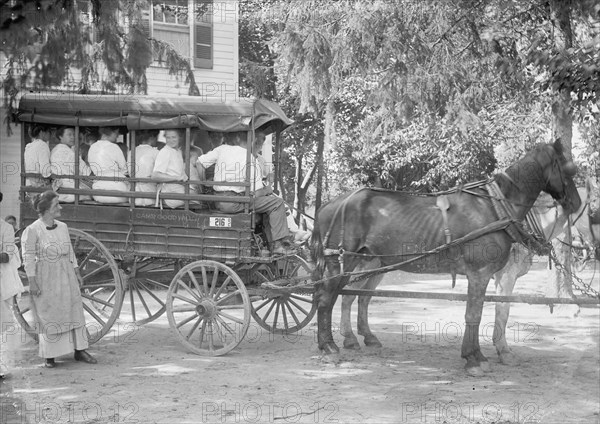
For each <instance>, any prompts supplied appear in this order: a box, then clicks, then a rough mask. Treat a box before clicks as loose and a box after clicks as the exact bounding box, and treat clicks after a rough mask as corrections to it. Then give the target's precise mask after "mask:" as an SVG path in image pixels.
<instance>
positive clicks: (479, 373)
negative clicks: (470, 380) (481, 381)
mask: <svg viewBox="0 0 600 424" xmlns="http://www.w3.org/2000/svg"><path fill="white" fill-rule="evenodd" d="M465 369H466V370H467V374H469V375H470V376H472V377H483V375H485V373H484V372H483V370H482V369H481V367H480V366H478V367H469V368H465Z"/></svg>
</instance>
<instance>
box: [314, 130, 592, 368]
mask: <svg viewBox="0 0 600 424" xmlns="http://www.w3.org/2000/svg"><path fill="white" fill-rule="evenodd" d="M575 172H576V169H575V166H574V165H573V163H572V162H568V161H567V160H566V159H565V157H564V155H563V149H562V145H561V144H560V142H559V141H557V142H556V143H554V145H549V144H542V145H538V146H536V148H535V149H533V150H532V151H530V152H529V153H528V154H527V155H525V157H524V158H523V159H521V160H519V161H518V162H517V163H515V164H514V165H512V166H511V167H509V168H508V169H507V170H506V172H505V173H503V174H499V175H498V176H496V177H495V179H494V180H493V181H491V182H490V183H489V184H488V185H486V186H485V187H483V186H482V185H481V184H479V185H474V184H473V185H467V186H465V187H459V188H457V189H455V190H453V191H450V192H447V193H446V194H445V195H444V196H440V197H438V198H435V197H431V196H416V195H413V194H408V193H402V192H394V191H387V190H375V189H361V190H358V191H355V192H352V193H349V194H345V195H342V196H340V197H338V198H336V199H334V200H333V201H331V202H329V203H328V204H326V205H325V206H323V207H322V208H321V209H320V210H319V211H318V215H317V223H316V224H315V230H314V232H313V236H312V255H313V259H314V261H315V263H316V264H317V267H316V269H315V273H314V278H315V279H316V280H321V279H322V278H323V276H324V274H325V279H324V280H323V281H319V282H318V283H317V284H316V291H315V295H314V298H315V302H317V313H318V315H317V324H318V343H319V348H320V349H322V350H323V351H324V352H325V353H335V352H338V351H339V349H338V347H337V346H336V344H335V342H334V341H333V335H332V332H331V313H332V309H333V306H334V304H335V301H336V299H337V296H338V294H339V291H340V290H341V289H342V288H343V287H344V286H345V285H346V284H347V283H348V281H349V279H350V277H351V272H352V271H353V270H354V269H355V268H356V267H357V266H359V265H360V264H361V263H363V262H364V261H365V260H368V261H373V260H374V259H377V260H378V261H379V262H380V263H381V265H383V266H384V267H386V268H382V269H381V271H389V270H391V269H402V270H404V271H408V272H427V273H446V272H449V273H451V274H453V275H455V274H463V275H466V276H467V280H468V292H467V293H468V294H467V296H468V300H467V307H466V313H465V321H466V326H465V334H464V337H463V344H462V353H461V355H462V357H463V358H465V359H466V360H467V364H466V369H467V371H468V372H469V373H470V374H473V375H481V374H482V373H483V372H484V371H489V369H490V368H489V364H488V362H487V358H485V356H484V355H483V354H482V353H481V350H480V347H479V325H480V322H481V313H482V309H483V298H484V295H485V292H486V288H487V285H488V283H489V281H490V278H491V277H492V275H493V274H494V273H495V272H496V271H498V270H499V269H501V268H502V267H503V266H504V265H505V264H506V262H507V260H508V257H509V252H510V248H511V244H512V243H513V241H514V240H513V238H515V237H516V238H517V239H518V238H519V237H520V236H519V235H520V234H521V232H520V231H519V230H518V228H516V227H515V223H516V222H518V221H521V220H522V219H523V218H524V217H525V215H526V214H527V212H528V211H529V209H530V208H531V207H532V206H533V204H534V202H535V200H536V199H537V197H538V195H539V193H540V192H541V191H542V190H543V191H546V192H547V193H549V194H550V195H551V196H552V197H553V198H554V199H556V200H558V201H559V203H560V204H561V206H562V207H563V208H565V210H568V211H572V210H576V209H577V208H579V206H580V204H581V200H580V198H579V195H578V194H577V190H576V188H575V184H574V182H573V178H572V177H573V175H574V174H575ZM322 233H323V234H324V237H323V238H322V237H321V234H322ZM509 233H510V235H509ZM450 239H451V240H452V241H451V242H450ZM334 252H337V253H342V257H341V258H340V256H339V255H335V254H332V253H334ZM342 263H343V266H344V269H343V274H341V273H340V271H341V266H340V265H341V264H342ZM325 271H327V272H326V273H325Z"/></svg>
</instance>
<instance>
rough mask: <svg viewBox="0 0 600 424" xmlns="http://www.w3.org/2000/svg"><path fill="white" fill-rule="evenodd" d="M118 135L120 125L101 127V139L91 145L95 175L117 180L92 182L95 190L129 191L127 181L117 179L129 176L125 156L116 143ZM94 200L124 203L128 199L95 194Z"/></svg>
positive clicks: (90, 154)
mask: <svg viewBox="0 0 600 424" xmlns="http://www.w3.org/2000/svg"><path fill="white" fill-rule="evenodd" d="M118 137H119V127H101V128H100V140H98V141H96V142H95V143H94V144H92V145H91V146H90V150H89V152H88V160H89V164H90V169H91V170H92V171H93V173H94V175H97V176H99V177H112V178H115V180H102V181H100V180H96V181H94V184H92V188H93V189H94V190H118V191H129V183H128V182H127V181H119V180H117V178H126V177H127V163H126V162H125V156H123V152H122V151H121V149H120V148H119V146H118V145H117V144H116V143H117V138H118ZM94 200H95V201H97V202H100V203H123V202H126V201H127V197H118V196H114V197H113V196H96V195H94Z"/></svg>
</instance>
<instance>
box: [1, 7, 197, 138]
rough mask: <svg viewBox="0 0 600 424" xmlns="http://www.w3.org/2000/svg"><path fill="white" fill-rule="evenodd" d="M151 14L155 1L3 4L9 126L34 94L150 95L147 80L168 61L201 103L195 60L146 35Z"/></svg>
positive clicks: (2, 41) (2, 44) (2, 31)
mask: <svg viewBox="0 0 600 424" xmlns="http://www.w3.org/2000/svg"><path fill="white" fill-rule="evenodd" d="M88 7H90V9H89V12H90V13H88ZM148 7H149V3H148V1H147V0H109V1H102V2H101V1H99V0H93V1H91V2H89V3H88V2H87V1H76V0H43V1H33V0H15V1H11V2H3V3H2V5H1V6H0V16H1V17H2V22H1V24H0V45H1V46H2V47H1V51H2V53H3V54H4V56H5V58H6V65H5V69H6V71H5V72H6V73H5V75H4V78H3V81H2V89H3V98H4V105H5V106H6V109H7V116H6V118H5V119H6V120H7V123H8V122H10V121H11V117H12V112H13V111H14V110H15V109H16V107H17V104H16V102H17V101H18V98H19V96H20V93H21V92H23V91H27V90H41V89H49V88H63V89H67V90H74V91H76V92H78V93H82V94H83V93H88V92H100V93H109V92H126V93H141V94H145V93H146V91H147V85H146V75H145V73H146V69H147V68H148V67H149V66H150V64H151V63H152V61H153V58H154V57H157V58H158V59H159V60H162V59H163V58H164V60H165V61H166V64H167V68H168V70H169V73H170V74H172V75H184V76H185V77H186V83H189V85H190V89H189V91H190V94H196V95H197V94H198V93H199V90H198V87H197V86H196V84H195V80H194V74H193V72H192V69H191V67H190V64H189V62H188V60H187V59H185V58H183V57H181V56H180V55H179V54H178V53H177V52H176V51H175V50H174V49H173V48H172V47H171V46H170V45H169V44H167V43H164V42H161V41H159V40H155V39H151V38H149V37H148V36H147V35H146V32H145V30H144V27H143V24H142V12H141V11H142V10H143V9H147V8H148ZM90 15H91V17H92V19H91V20H87V17H88V16H90ZM7 128H10V127H9V126H8V125H7Z"/></svg>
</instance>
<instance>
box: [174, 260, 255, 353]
mask: <svg viewBox="0 0 600 424" xmlns="http://www.w3.org/2000/svg"><path fill="white" fill-rule="evenodd" d="M167 317H168V319H169V325H170V326H171V328H172V329H173V331H175V333H176V334H177V337H178V338H179V340H180V341H181V342H182V343H183V345H184V346H186V347H187V348H188V349H190V350H191V351H192V352H194V353H197V354H199V355H204V356H219V355H224V354H226V353H227V352H229V351H231V350H232V349H234V348H235V347H236V346H237V345H238V344H239V343H240V342H241V341H242V339H243V338H244V336H245V335H246V332H247V331H248V326H249V325H250V297H249V296H248V292H247V291H246V287H245V286H244V283H243V282H242V280H241V278H240V277H239V276H238V275H237V274H236V273H235V272H234V271H233V270H232V269H231V268H229V267H228V266H226V265H223V264H221V263H219V262H215V261H196V262H192V263H191V264H188V265H186V266H184V267H183V268H182V269H181V270H180V271H179V272H178V273H177V274H176V275H175V277H174V278H173V281H172V282H171V285H170V287H169V291H168V293H167Z"/></svg>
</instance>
